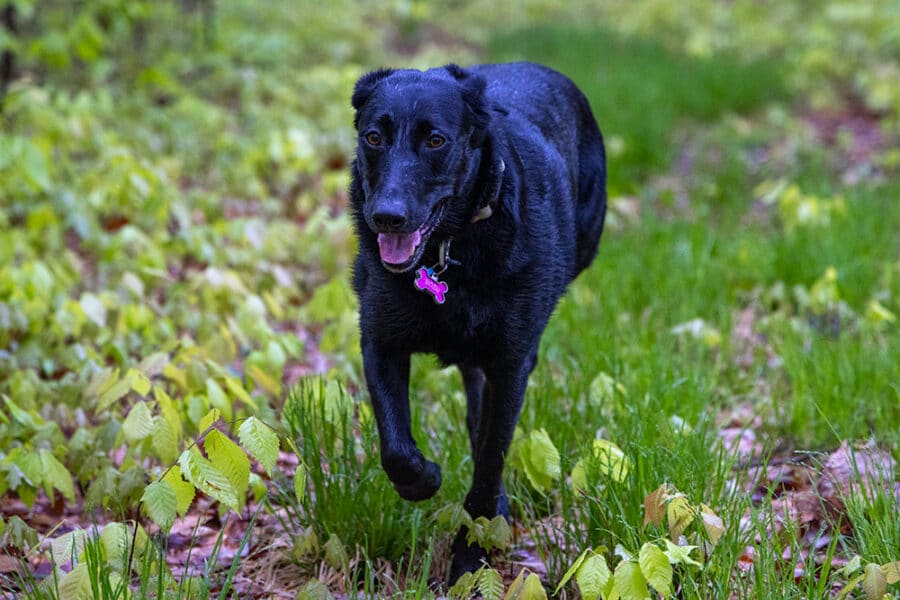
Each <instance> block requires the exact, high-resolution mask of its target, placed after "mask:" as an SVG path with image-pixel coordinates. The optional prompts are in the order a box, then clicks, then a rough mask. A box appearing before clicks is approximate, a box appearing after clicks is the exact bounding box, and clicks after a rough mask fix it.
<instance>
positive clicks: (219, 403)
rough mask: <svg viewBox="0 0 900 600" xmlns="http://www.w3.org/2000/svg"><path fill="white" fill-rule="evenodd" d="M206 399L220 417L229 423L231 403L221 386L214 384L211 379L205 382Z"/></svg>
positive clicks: (213, 380) (214, 381)
mask: <svg viewBox="0 0 900 600" xmlns="http://www.w3.org/2000/svg"><path fill="white" fill-rule="evenodd" d="M206 399H207V400H209V403H210V405H211V406H212V407H213V408H218V409H219V410H220V411H221V412H222V417H223V418H224V419H225V420H226V421H231V415H232V412H231V401H230V400H229V399H228V396H226V395H225V390H223V389H222V386H220V385H219V384H218V383H216V380H215V379H213V378H212V377H209V378H207V380H206Z"/></svg>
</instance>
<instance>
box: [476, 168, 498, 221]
mask: <svg viewBox="0 0 900 600" xmlns="http://www.w3.org/2000/svg"><path fill="white" fill-rule="evenodd" d="M504 171H506V163H505V162H503V159H502V158H497V161H496V162H495V163H494V164H493V165H491V171H490V173H489V175H490V177H491V187H490V190H489V192H488V193H487V194H485V195H486V196H487V202H486V203H485V204H484V205H483V206H481V207H479V209H478V212H477V213H475V216H474V217H472V223H477V222H478V221H484V220H485V219H488V218H490V216H491V215H492V214H494V204H496V203H497V198H499V197H500V187H501V186H502V185H503V172H504Z"/></svg>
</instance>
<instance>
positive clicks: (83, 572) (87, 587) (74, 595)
mask: <svg viewBox="0 0 900 600" xmlns="http://www.w3.org/2000/svg"><path fill="white" fill-rule="evenodd" d="M59 597H60V598H65V599H66V600H93V598H94V594H93V592H92V591H91V577H90V574H89V573H88V567H87V563H78V564H77V565H75V566H74V567H72V570H71V571H69V572H68V573H66V574H65V575H63V577H62V579H60V580H59Z"/></svg>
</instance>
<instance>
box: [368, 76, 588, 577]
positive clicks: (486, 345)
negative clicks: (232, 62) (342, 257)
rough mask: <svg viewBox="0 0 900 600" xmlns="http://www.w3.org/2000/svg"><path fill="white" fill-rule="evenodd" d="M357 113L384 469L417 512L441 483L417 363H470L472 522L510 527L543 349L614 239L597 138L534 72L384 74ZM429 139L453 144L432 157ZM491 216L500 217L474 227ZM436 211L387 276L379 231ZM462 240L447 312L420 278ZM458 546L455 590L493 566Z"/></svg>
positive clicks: (550, 79)
mask: <svg viewBox="0 0 900 600" xmlns="http://www.w3.org/2000/svg"><path fill="white" fill-rule="evenodd" d="M352 103H353V106H354V108H356V116H355V120H354V121H355V124H356V127H357V131H358V133H359V146H358V150H357V155H356V160H355V161H354V164H353V167H352V176H353V177H352V184H351V189H350V192H351V202H352V208H353V213H354V217H355V227H356V233H357V235H358V237H359V255H358V257H357V259H356V265H355V271H354V278H353V285H354V288H355V290H356V292H357V294H358V295H359V302H360V328H361V334H362V338H361V339H362V352H363V362H364V367H365V375H366V380H367V383H368V387H369V393H370V395H371V397H372V405H373V408H374V412H375V417H376V420H377V422H378V428H379V433H380V438H381V461H382V465H383V466H384V469H385V471H386V472H387V474H388V476H389V477H390V479H391V481H392V482H393V484H394V486H395V488H396V489H397V492H398V493H399V494H400V495H401V496H402V497H403V498H405V499H407V500H423V499H425V498H430V497H431V496H433V495H434V494H435V492H437V490H438V488H439V487H440V485H441V474H440V468H439V467H438V466H437V465H436V464H435V463H433V462H431V461H429V460H427V459H426V458H425V457H424V456H423V455H422V453H421V452H420V451H419V449H418V448H417V447H416V444H415V441H414V440H413V437H412V433H411V429H410V416H409V414H410V413H409V368H410V355H411V354H412V353H415V352H428V353H433V354H436V355H437V356H438V358H439V359H440V360H441V362H443V363H445V364H456V365H458V366H459V368H460V370H461V371H462V375H463V382H464V384H465V389H466V394H467V398H468V417H467V420H466V421H467V425H468V429H469V436H470V443H471V449H472V455H473V464H474V476H473V481H472V487H471V490H470V491H469V493H468V495H467V496H466V500H465V507H466V509H467V510H468V511H469V513H470V514H471V515H472V516H473V517H478V516H487V517H492V516H494V515H495V514H497V512H498V511H499V512H500V513H501V514H504V515H506V516H507V517H508V516H509V507H508V501H507V499H506V495H505V492H504V491H503V487H502V483H501V476H502V473H503V463H504V455H505V453H506V451H507V450H508V448H509V443H510V441H511V440H512V435H513V430H514V428H515V425H516V421H517V419H518V415H519V410H520V408H521V406H522V400H523V397H524V394H525V387H526V384H527V381H528V376H529V374H530V373H531V371H532V369H533V368H534V366H535V363H536V361H537V351H538V342H539V341H540V337H541V334H542V333H543V331H544V327H545V326H546V324H547V321H548V319H549V318H550V315H551V313H552V312H553V309H554V307H555V306H556V303H557V301H558V300H559V298H560V296H561V295H562V294H563V293H564V292H565V290H566V286H567V285H568V284H569V282H570V281H572V279H574V278H575V276H576V275H578V273H580V272H581V271H582V270H583V269H584V268H585V267H587V266H588V265H589V264H590V262H591V261H592V260H593V258H594V256H595V255H596V253H597V245H598V243H599V239H600V232H601V231H602V229H603V219H604V214H605V211H606V158H605V154H604V150H603V140H602V137H601V135H600V131H599V129H598V128H597V125H596V123H595V121H594V117H593V115H592V114H591V110H590V107H589V105H588V102H587V100H586V99H585V98H584V96H583V95H582V94H581V92H580V91H579V90H578V89H577V88H576V87H575V85H574V84H573V83H572V82H571V81H569V80H568V79H567V78H566V77H564V76H563V75H560V74H559V73H556V72H554V71H552V70H550V69H547V68H545V67H541V66H539V65H534V64H529V63H515V64H505V65H480V66H474V67H470V68H468V69H463V68H460V67H458V66H456V65H448V66H446V67H443V68H438V69H431V70H428V71H425V72H421V71H412V70H396V71H395V70H381V71H375V72H373V73H370V74H368V75H365V76H364V77H363V78H362V79H360V81H359V83H358V84H357V86H356V90H355V92H354V94H353V99H352ZM373 132H374V134H376V135H375V136H373V137H370V138H367V136H369V135H370V134H372V133H373ZM433 135H439V136H441V138H442V139H445V140H446V141H445V142H444V144H443V145H442V146H440V147H439V148H432V147H429V146H428V144H429V140H430V139H432V138H431V137H430V136H433ZM367 139H369V140H370V141H371V140H374V141H376V142H378V143H377V144H375V145H372V144H371V143H370V142H369V141H367ZM441 203H443V204H441ZM485 206H489V207H490V208H491V209H492V213H493V214H492V215H491V216H490V217H489V218H487V219H483V220H479V221H477V222H472V220H473V218H474V217H475V216H476V214H478V213H479V210H480V209H481V208H483V207H485ZM384 214H389V215H394V216H395V217H396V218H394V219H393V220H389V219H385V218H383V215H384ZM435 215H439V216H440V217H441V218H440V220H439V222H438V224H437V225H436V227H435V229H434V231H433V232H432V233H431V235H430V237H428V238H427V240H426V241H424V242H423V244H424V252H423V254H422V255H421V257H420V258H419V259H418V260H416V261H415V264H412V265H408V266H405V267H402V269H403V270H405V272H400V273H397V272H393V271H389V270H388V268H387V266H386V264H385V263H383V261H382V259H381V254H380V253H379V244H378V234H379V233H382V232H389V233H397V232H400V233H409V232H413V231H415V230H417V229H419V228H420V226H422V224H423V223H426V221H427V220H428V219H434V218H435ZM451 238H452V240H453V243H452V246H451V251H450V255H451V256H452V258H453V259H455V260H457V261H459V264H458V265H453V266H450V267H449V268H448V269H447V270H446V272H444V273H443V274H442V275H441V279H442V280H443V281H445V282H446V283H447V284H448V285H449V291H448V292H447V299H446V303H445V304H443V305H438V304H436V303H435V302H434V301H433V299H432V297H431V296H430V295H428V294H427V293H424V292H422V291H420V290H417V289H415V288H414V286H413V280H414V272H413V271H412V270H411V269H414V268H418V267H419V266H431V265H434V264H436V263H437V262H438V248H439V245H440V243H441V241H443V240H447V239H451ZM415 258H417V257H416V256H414V257H413V258H411V259H410V260H413V259H415ZM398 268H400V267H397V266H396V265H394V266H393V267H392V269H393V270H394V271H396V270H397V269H398ZM453 550H454V558H453V564H452V567H451V573H450V581H451V582H452V581H455V580H456V579H457V578H458V577H459V576H460V575H461V574H462V573H464V572H466V571H473V570H475V569H477V568H478V567H479V566H480V563H481V561H482V560H483V559H485V558H486V553H485V552H484V551H483V550H482V549H481V548H480V547H478V546H469V545H467V543H466V532H465V531H461V532H460V533H459V534H458V535H457V538H456V540H455V542H454V544H453Z"/></svg>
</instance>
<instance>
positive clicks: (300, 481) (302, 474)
mask: <svg viewBox="0 0 900 600" xmlns="http://www.w3.org/2000/svg"><path fill="white" fill-rule="evenodd" d="M294 495H295V496H296V497H297V502H298V503H300V502H303V497H304V496H305V495H306V466H305V465H304V464H303V463H300V464H299V465H297V469H296V470H295V471H294Z"/></svg>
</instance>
